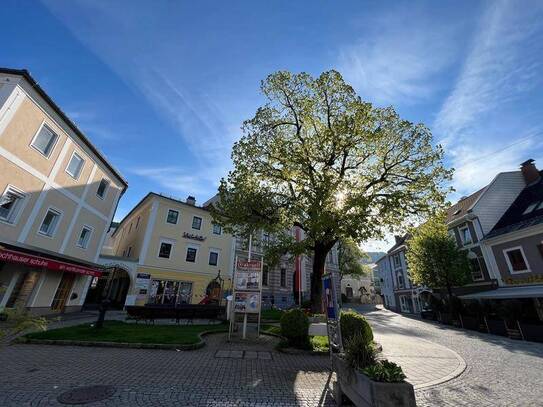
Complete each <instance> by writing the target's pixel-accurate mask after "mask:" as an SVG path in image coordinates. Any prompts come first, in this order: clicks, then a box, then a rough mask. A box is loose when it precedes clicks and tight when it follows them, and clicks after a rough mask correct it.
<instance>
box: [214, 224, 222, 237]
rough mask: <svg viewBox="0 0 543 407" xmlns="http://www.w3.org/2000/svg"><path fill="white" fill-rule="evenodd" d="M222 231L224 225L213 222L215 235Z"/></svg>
mask: <svg viewBox="0 0 543 407" xmlns="http://www.w3.org/2000/svg"><path fill="white" fill-rule="evenodd" d="M221 233H222V227H221V225H218V224H216V223H214V224H213V234H214V235H220V234H221Z"/></svg>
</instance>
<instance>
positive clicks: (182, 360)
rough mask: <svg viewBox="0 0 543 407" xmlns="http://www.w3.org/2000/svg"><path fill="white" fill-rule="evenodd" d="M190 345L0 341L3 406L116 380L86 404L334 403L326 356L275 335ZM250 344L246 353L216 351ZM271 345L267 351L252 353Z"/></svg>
mask: <svg viewBox="0 0 543 407" xmlns="http://www.w3.org/2000/svg"><path fill="white" fill-rule="evenodd" d="M206 341H207V344H208V345H207V346H206V347H204V348H202V349H199V350H196V351H190V352H181V351H180V352H176V351H166V350H147V349H144V350H140V349H115V348H87V347H72V346H45V345H12V346H7V347H4V348H1V349H0V366H1V370H0V406H2V407H6V406H56V405H60V404H59V403H58V402H57V397H58V395H59V394H61V393H63V392H64V391H67V390H70V389H73V388H74V387H78V386H88V385H100V384H104V385H113V386H115V388H116V393H115V395H114V396H113V397H112V398H110V399H107V400H103V401H100V402H95V403H92V404H87V405H89V406H93V407H94V406H183V407H184V406H217V407H219V406H220V407H223V406H319V405H322V406H332V405H335V404H334V401H333V399H332V397H331V394H330V393H329V391H327V388H328V383H330V384H331V381H332V375H331V374H330V372H329V366H330V362H329V359H328V358H327V357H326V356H311V355H290V354H283V353H279V352H276V351H274V350H273V346H274V344H275V343H276V342H275V341H276V339H275V338H272V337H263V339H262V340H260V341H258V342H256V343H252V344H250V345H249V344H246V343H243V342H240V341H234V342H233V343H228V344H227V343H225V336H224V335H223V334H215V335H208V336H207V337H206ZM219 350H226V351H239V350H242V351H245V353H244V357H242V358H220V357H216V353H217V352H218V351H219ZM254 352H257V355H258V354H259V352H269V353H270V355H271V359H269V358H267V357H266V358H258V357H256V358H254V357H251V356H252V355H254Z"/></svg>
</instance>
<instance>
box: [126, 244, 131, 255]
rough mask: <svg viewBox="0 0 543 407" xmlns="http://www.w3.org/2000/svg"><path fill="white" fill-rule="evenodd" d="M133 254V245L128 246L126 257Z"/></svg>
mask: <svg viewBox="0 0 543 407" xmlns="http://www.w3.org/2000/svg"><path fill="white" fill-rule="evenodd" d="M131 254H132V246H128V250H127V251H126V257H130V255H131Z"/></svg>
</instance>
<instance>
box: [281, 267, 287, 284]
mask: <svg viewBox="0 0 543 407" xmlns="http://www.w3.org/2000/svg"><path fill="white" fill-rule="evenodd" d="M280 284H281V287H286V286H287V269H285V268H281V278H280Z"/></svg>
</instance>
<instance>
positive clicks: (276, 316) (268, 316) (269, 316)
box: [260, 308, 285, 321]
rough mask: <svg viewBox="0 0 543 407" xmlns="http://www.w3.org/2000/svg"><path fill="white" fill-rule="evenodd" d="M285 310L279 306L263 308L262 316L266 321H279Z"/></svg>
mask: <svg viewBox="0 0 543 407" xmlns="http://www.w3.org/2000/svg"><path fill="white" fill-rule="evenodd" d="M284 312H285V311H283V310H280V309H277V308H270V309H263V310H262V312H261V313H260V317H261V318H262V319H263V320H266V321H279V320H280V319H281V316H282V315H283V314H284Z"/></svg>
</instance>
